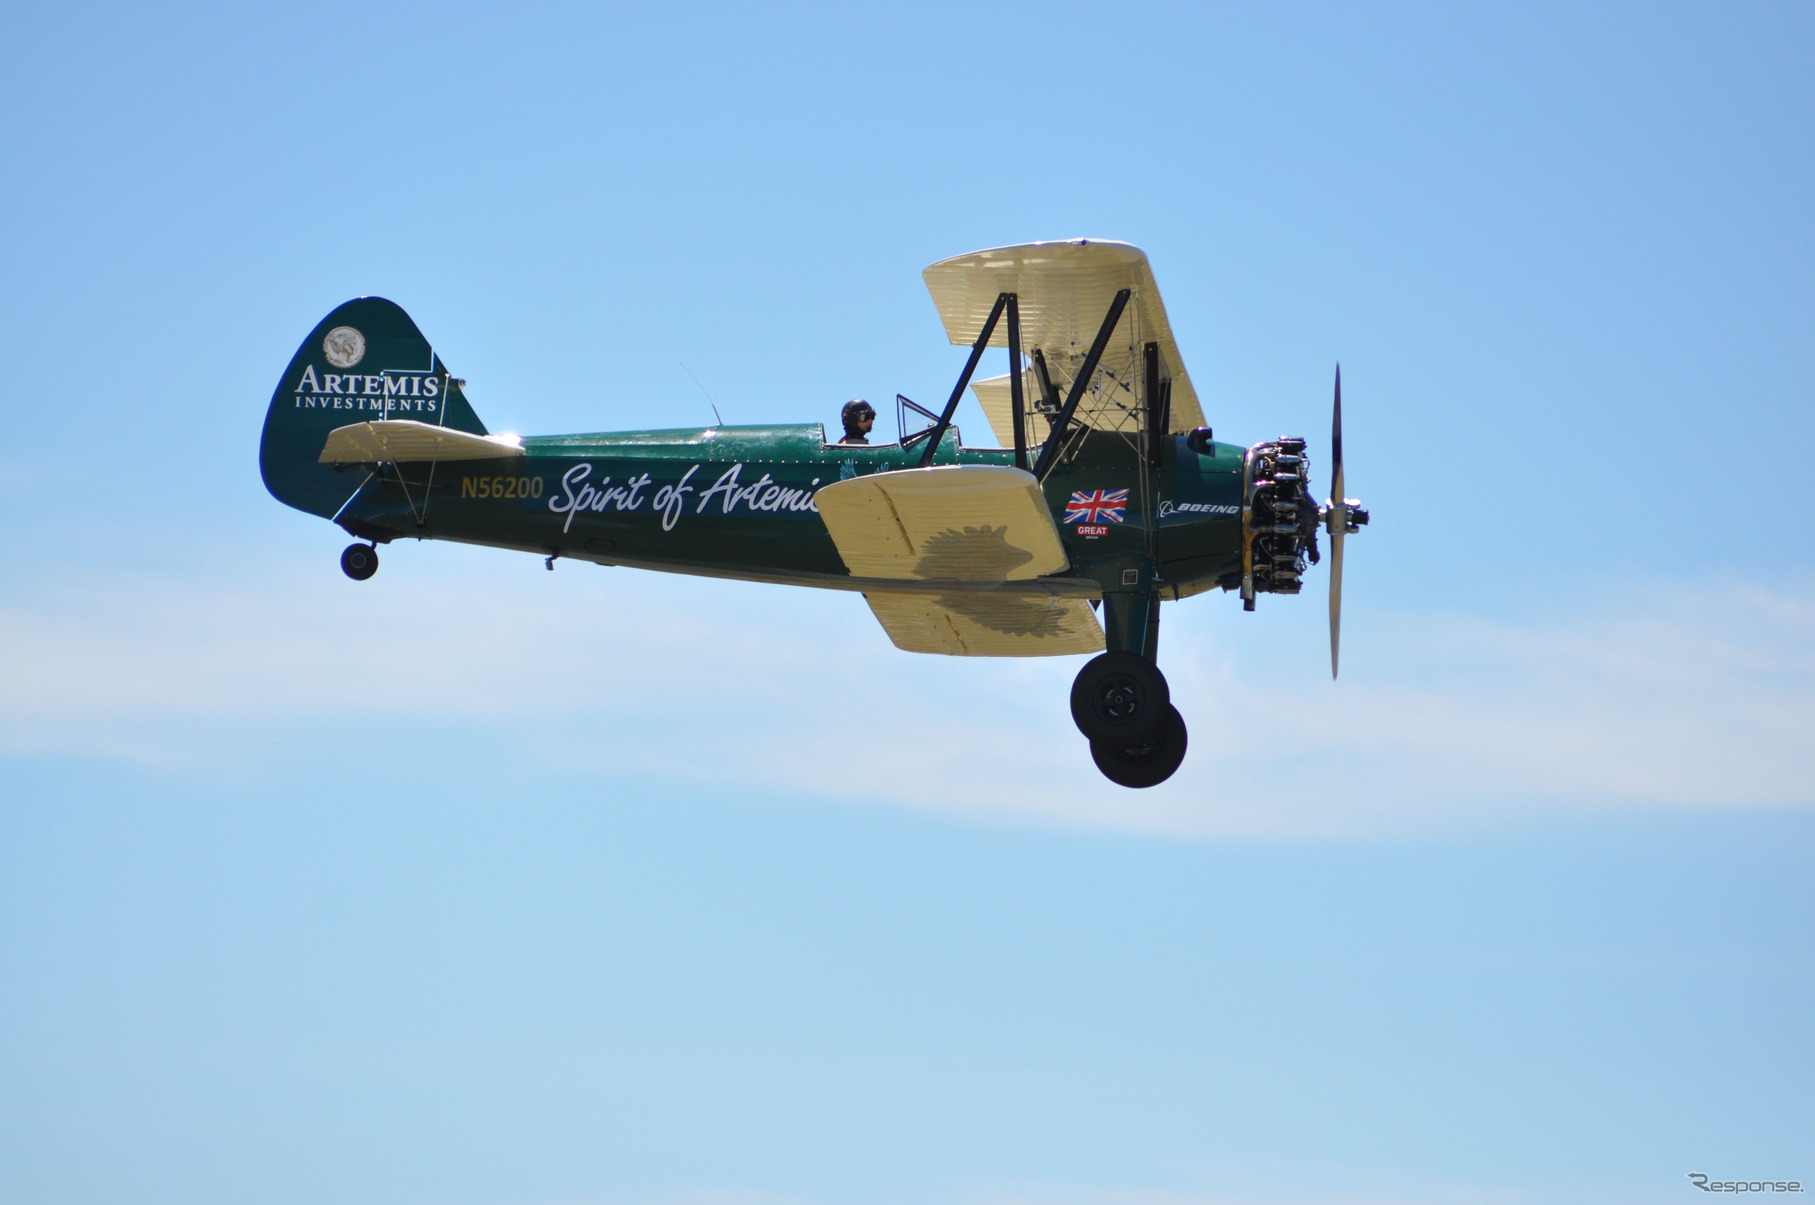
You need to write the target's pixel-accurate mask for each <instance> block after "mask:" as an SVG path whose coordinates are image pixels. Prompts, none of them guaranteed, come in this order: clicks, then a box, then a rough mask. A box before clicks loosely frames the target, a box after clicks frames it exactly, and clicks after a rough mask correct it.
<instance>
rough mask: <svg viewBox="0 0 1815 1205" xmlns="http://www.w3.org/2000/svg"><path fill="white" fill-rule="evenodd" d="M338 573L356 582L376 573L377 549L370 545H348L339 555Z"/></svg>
mask: <svg viewBox="0 0 1815 1205" xmlns="http://www.w3.org/2000/svg"><path fill="white" fill-rule="evenodd" d="M340 571H341V572H342V573H344V574H346V575H347V576H348V577H350V578H352V579H353V580H354V581H356V582H363V581H365V580H366V579H367V578H368V577H371V576H372V575H373V574H374V573H377V572H378V549H377V548H376V547H375V546H373V545H371V544H348V545H347V550H346V551H345V552H343V553H341V554H340Z"/></svg>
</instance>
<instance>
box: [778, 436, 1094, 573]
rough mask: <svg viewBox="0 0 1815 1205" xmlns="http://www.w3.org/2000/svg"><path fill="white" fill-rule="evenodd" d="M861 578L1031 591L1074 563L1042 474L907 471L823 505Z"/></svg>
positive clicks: (860, 482)
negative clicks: (1021, 584)
mask: <svg viewBox="0 0 1815 1205" xmlns="http://www.w3.org/2000/svg"><path fill="white" fill-rule="evenodd" d="M813 499H814V503H815V504H816V505H817V506H818V507H819V513H820V517H821V518H823V519H824V520H825V523H826V530H827V531H829V532H830V533H831V535H832V542H833V543H834V544H835V545H837V547H838V555H839V556H840V557H842V558H843V559H844V563H845V568H846V569H848V570H849V571H850V573H851V576H852V577H885V578H901V579H904V580H910V581H911V580H919V581H955V582H1004V581H1026V580H1028V579H1029V578H1035V577H1044V576H1046V575H1047V574H1051V573H1058V572H1060V571H1061V570H1063V569H1065V568H1066V567H1067V566H1068V565H1069V564H1070V563H1071V562H1070V559H1069V558H1068V557H1067V556H1066V555H1065V548H1064V545H1062V544H1061V543H1060V542H1059V529H1058V528H1056V527H1054V526H1053V522H1052V512H1051V511H1050V510H1048V509H1047V508H1046V496H1045V495H1044V494H1042V493H1041V492H1040V486H1039V484H1038V483H1037V482H1036V481H1035V480H1034V477H1033V474H1032V473H1028V472H1024V471H1022V470H1021V469H1013V468H1007V467H1004V466H997V465H982V464H968V465H944V466H940V467H937V468H930V469H903V470H900V471H899V472H894V473H876V474H872V475H871V476H868V477H852V478H849V479H848V480H845V481H838V482H834V483H833V484H831V485H828V486H826V487H825V488H823V489H821V490H820V491H819V492H818V493H817V494H815V495H814V496H813Z"/></svg>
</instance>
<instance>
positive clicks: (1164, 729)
mask: <svg viewBox="0 0 1815 1205" xmlns="http://www.w3.org/2000/svg"><path fill="white" fill-rule="evenodd" d="M1189 743H1190V742H1189V739H1188V737H1187V736H1186V733H1185V717H1184V716H1182V715H1180V714H1179V713H1178V708H1176V707H1174V706H1172V704H1170V703H1168V704H1167V705H1166V717H1165V720H1164V721H1163V722H1162V723H1161V725H1160V730H1159V732H1158V733H1157V734H1156V735H1154V736H1153V737H1152V738H1151V739H1149V740H1148V741H1147V742H1146V743H1144V744H1140V745H1134V746H1124V745H1119V744H1104V743H1103V742H1102V741H1091V742H1090V759H1091V760H1092V761H1094V762H1096V763H1097V769H1099V770H1101V771H1102V772H1103V777H1104V778H1107V779H1108V780H1109V781H1110V782H1113V783H1115V784H1116V785H1117V786H1122V787H1157V786H1159V785H1160V784H1161V783H1162V782H1165V781H1166V780H1167V779H1168V778H1171V777H1172V774H1173V771H1175V770H1177V769H1178V768H1179V766H1181V765H1183V764H1184V761H1185V746H1186V745H1187V744H1189Z"/></svg>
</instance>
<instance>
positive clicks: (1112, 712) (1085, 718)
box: [1071, 591, 1187, 787]
mask: <svg viewBox="0 0 1815 1205" xmlns="http://www.w3.org/2000/svg"><path fill="white" fill-rule="evenodd" d="M1103 618H1104V621H1105V622H1104V625H1103V626H1104V629H1105V631H1104V635H1105V636H1106V637H1107V638H1108V642H1109V648H1110V651H1109V652H1107V653H1100V654H1098V655H1097V656H1095V657H1092V658H1091V659H1090V660H1089V661H1087V662H1085V663H1084V668H1083V669H1081V670H1079V671H1078V676H1077V679H1076V680H1075V681H1074V682H1072V684H1071V718H1072V721H1073V722H1074V723H1076V724H1077V726H1078V731H1079V732H1082V733H1083V734H1084V736H1085V738H1086V739H1087V740H1089V741H1090V756H1091V760H1093V761H1095V762H1096V763H1097V769H1099V770H1101V771H1102V772H1103V777H1105V778H1107V779H1108V780H1109V781H1110V782H1113V783H1116V784H1117V785H1119V786H1124V787H1152V786H1158V785H1159V784H1160V783H1162V782H1165V781H1166V780H1167V779H1168V778H1171V777H1172V775H1173V772H1174V771H1176V770H1177V769H1178V768H1179V766H1180V765H1181V764H1183V762H1184V760H1185V746H1186V744H1187V738H1186V733H1185V720H1184V717H1183V716H1181V715H1179V713H1178V709H1177V708H1176V707H1174V706H1173V705H1172V695H1171V691H1170V690H1168V688H1167V686H1166V675H1164V674H1162V673H1160V670H1159V666H1157V665H1155V664H1154V663H1153V660H1152V657H1153V653H1154V651H1155V647H1154V646H1155V645H1156V644H1157V643H1158V639H1159V602H1158V600H1156V599H1154V598H1152V597H1151V596H1148V595H1146V594H1143V593H1123V592H1119V591H1118V592H1105V593H1104V596H1103Z"/></svg>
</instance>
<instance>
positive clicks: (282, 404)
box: [258, 297, 486, 519]
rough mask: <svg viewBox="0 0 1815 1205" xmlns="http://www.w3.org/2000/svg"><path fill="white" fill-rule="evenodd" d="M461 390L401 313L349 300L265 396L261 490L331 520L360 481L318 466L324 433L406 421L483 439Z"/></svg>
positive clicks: (384, 304)
mask: <svg viewBox="0 0 1815 1205" xmlns="http://www.w3.org/2000/svg"><path fill="white" fill-rule="evenodd" d="M460 385H461V382H460V381H458V380H456V379H454V378H452V377H450V376H449V375H448V371H447V368H446V367H445V366H444V365H443V364H442V363H441V357H440V356H437V355H436V354H435V350H434V348H432V347H430V346H429V342H428V340H427V339H424V338H423V337H422V332H421V331H419V330H417V329H416V324H415V323H414V322H412V321H411V320H410V316H409V315H408V314H406V313H404V312H403V307H402V306H399V305H397V304H396V303H395V302H391V301H386V300H385V299H384V298H382V297H359V298H355V299H354V300H352V301H349V302H347V303H346V304H345V305H342V306H340V307H339V308H337V309H336V310H335V311H334V312H333V313H331V314H329V315H328V316H327V317H326V318H323V319H322V320H321V322H320V323H318V324H317V325H316V327H315V329H314V330H313V331H311V332H309V337H308V338H307V339H305V340H303V345H302V346H301V347H299V348H297V350H296V355H295V356H293V357H291V359H290V367H288V368H286V369H285V370H284V375H283V379H282V380H280V381H279V382H278V383H277V392H276V393H273V394H272V395H271V408H270V409H269V410H267V411H265V433H264V438H263V439H262V440H261V441H260V443H259V449H258V466H259V470H260V471H261V472H262V473H263V474H264V478H265V488H266V489H268V490H270V491H271V494H272V496H273V497H275V498H276V499H277V500H278V501H279V502H282V503H285V504H286V505H288V506H294V507H295V508H296V509H297V510H302V511H308V512H309V513H310V514H312V515H320V516H321V517H322V518H324V519H331V518H333V517H334V516H335V515H336V514H338V513H339V511H340V508H341V507H342V506H344V505H345V504H346V502H347V499H348V498H349V497H351V496H352V494H353V493H354V492H355V488H356V487H357V486H358V484H359V482H358V480H357V479H354V480H351V481H349V480H348V479H347V474H345V473H340V472H336V471H335V470H334V468H333V466H331V465H325V464H321V463H320V462H319V458H320V456H321V449H322V445H323V444H325V443H326V442H327V439H328V432H330V431H332V430H333V429H334V428H336V427H344V426H346V425H347V424H349V423H358V422H366V421H368V420H371V419H383V418H411V419H415V420H416V421H418V422H423V423H429V424H432V425H435V426H447V427H452V428H454V429H455V430H457V431H470V432H472V433H473V434H474V435H484V434H486V430H485V424H484V423H482V422H480V421H479V416H478V415H476V414H474V413H473V408H472V407H471V406H469V405H467V403H466V395H465V394H464V393H463V392H461V389H460Z"/></svg>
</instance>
